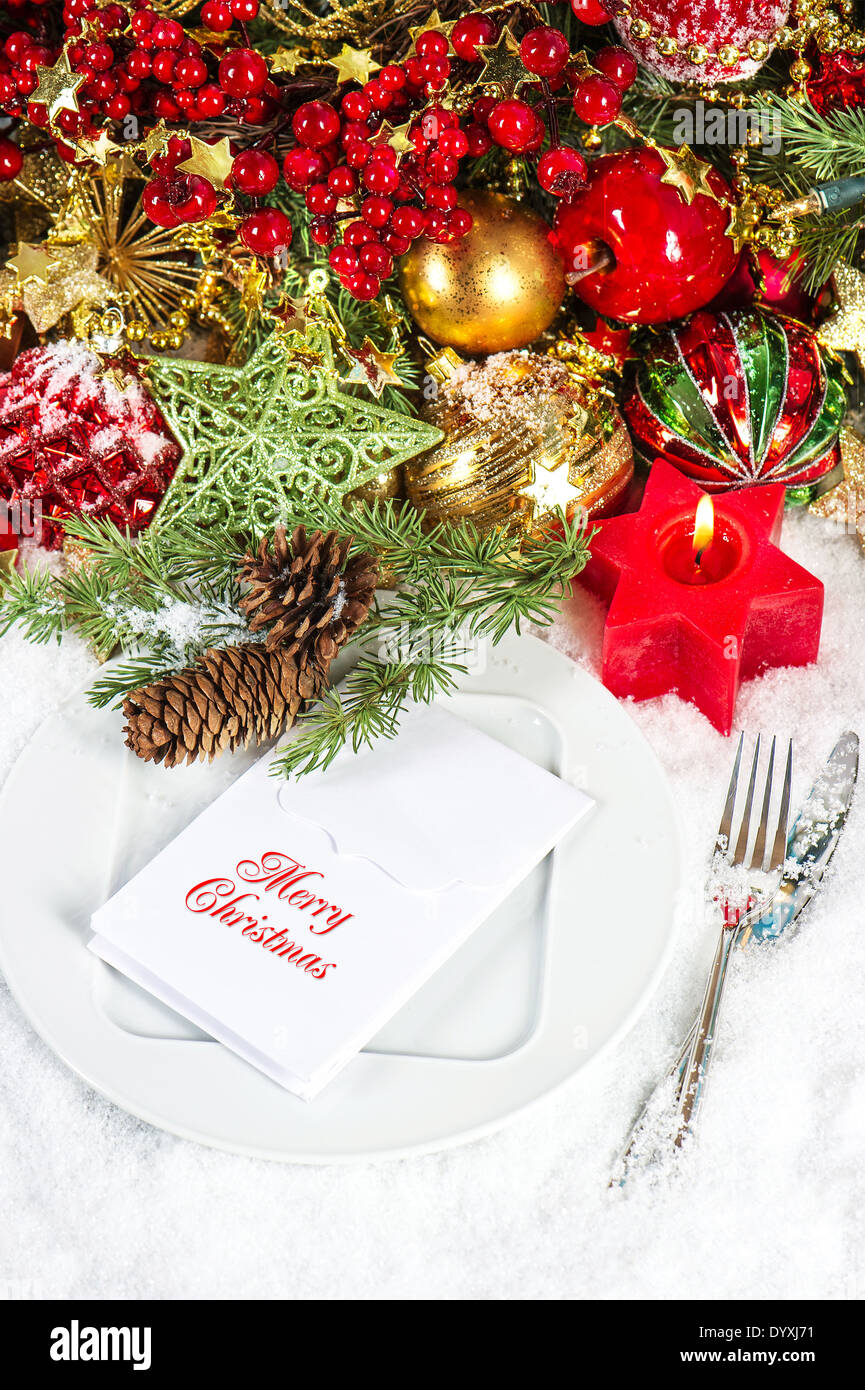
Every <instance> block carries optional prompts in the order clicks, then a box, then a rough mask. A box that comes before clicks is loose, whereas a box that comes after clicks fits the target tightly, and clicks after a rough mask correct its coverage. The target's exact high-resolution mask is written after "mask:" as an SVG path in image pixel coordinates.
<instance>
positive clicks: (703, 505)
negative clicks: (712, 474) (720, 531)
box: [694, 494, 715, 565]
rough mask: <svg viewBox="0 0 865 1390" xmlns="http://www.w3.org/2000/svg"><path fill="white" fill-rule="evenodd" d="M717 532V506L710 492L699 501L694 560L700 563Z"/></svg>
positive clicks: (696, 517)
mask: <svg viewBox="0 0 865 1390" xmlns="http://www.w3.org/2000/svg"><path fill="white" fill-rule="evenodd" d="M714 534H715V508H714V507H713V506H712V499H711V497H709V496H708V494H704V495H703V496H702V497H701V498H700V500H699V502H698V503H697V515H696V516H695V518H694V561H695V563H696V564H698V565H699V563H700V560H701V559H702V557H703V551H704V550H706V548H707V547H708V546H710V545H711V544H712V537H713V536H714Z"/></svg>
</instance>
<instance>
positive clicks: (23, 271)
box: [9, 241, 51, 285]
mask: <svg viewBox="0 0 865 1390" xmlns="http://www.w3.org/2000/svg"><path fill="white" fill-rule="evenodd" d="M9 264H10V265H11V266H14V267H15V269H16V271H17V272H18V283H19V284H20V285H23V284H24V282H25V281H26V280H38V281H39V283H40V284H41V285H47V283H48V272H49V270H50V269H51V261H50V258H49V256H48V252H47V251H46V250H44V248H43V247H41V246H31V244H30V243H29V242H28V241H21V242H19V243H18V253H17V255H15V256H12V257H11V259H10V261H9Z"/></svg>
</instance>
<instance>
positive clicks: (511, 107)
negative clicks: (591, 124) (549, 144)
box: [490, 79, 601, 154]
mask: <svg viewBox="0 0 865 1390" xmlns="http://www.w3.org/2000/svg"><path fill="white" fill-rule="evenodd" d="M599 80H601V79H599ZM536 134H537V121H536V117H535V113H534V111H533V110H532V108H531V107H530V106H527V105H526V103H525V102H524V101H519V100H517V99H516V98H515V97H512V98H510V99H509V100H507V101H500V102H498V103H497V104H496V106H495V107H494V108H493V111H492V113H491V115H490V135H491V136H492V137H493V140H495V142H496V144H497V145H502V146H503V147H504V149H506V150H513V151H514V153H515V154H519V153H520V152H521V151H523V150H526V149H528V147H529V145H530V144H531V143H532V140H533V139H534V138H535V136H536Z"/></svg>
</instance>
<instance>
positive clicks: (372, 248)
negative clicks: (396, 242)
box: [360, 241, 393, 280]
mask: <svg viewBox="0 0 865 1390" xmlns="http://www.w3.org/2000/svg"><path fill="white" fill-rule="evenodd" d="M360 263H361V266H362V267H363V269H364V270H368V271H369V272H370V274H371V275H378V277H379V278H380V279H381V280H386V279H387V277H388V276H389V275H391V274H392V273H393V256H392V255H391V253H390V252H389V251H388V250H387V249H386V247H384V246H382V245H381V243H380V242H378V241H368V242H367V244H366V246H362V247H361V249H360Z"/></svg>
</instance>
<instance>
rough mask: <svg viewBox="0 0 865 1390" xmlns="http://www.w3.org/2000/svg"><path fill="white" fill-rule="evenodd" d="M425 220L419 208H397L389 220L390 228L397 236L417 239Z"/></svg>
mask: <svg viewBox="0 0 865 1390" xmlns="http://www.w3.org/2000/svg"><path fill="white" fill-rule="evenodd" d="M425 223H426V218H425V217H424V215H423V213H422V212H421V210H420V208H397V210H396V212H395V213H394V214H393V217H392V218H391V223H390V225H391V227H392V228H393V230H394V231H395V232H396V233H397V235H399V236H406V237H412V238H414V237H419V236H420V234H421V232H422V231H423V229H424V226H425Z"/></svg>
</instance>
